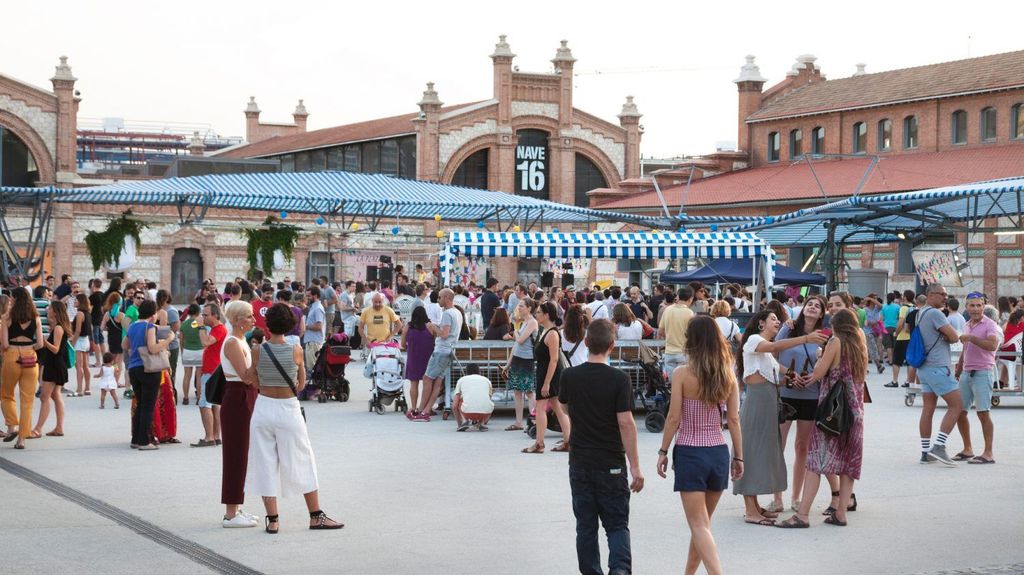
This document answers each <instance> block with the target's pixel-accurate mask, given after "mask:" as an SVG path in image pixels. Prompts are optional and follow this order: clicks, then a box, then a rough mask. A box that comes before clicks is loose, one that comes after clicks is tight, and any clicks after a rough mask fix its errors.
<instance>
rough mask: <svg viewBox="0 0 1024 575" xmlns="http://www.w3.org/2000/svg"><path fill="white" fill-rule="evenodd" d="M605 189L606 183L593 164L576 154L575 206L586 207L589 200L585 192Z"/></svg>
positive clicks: (581, 155)
mask: <svg viewBox="0 0 1024 575" xmlns="http://www.w3.org/2000/svg"><path fill="white" fill-rule="evenodd" d="M607 187H608V182H607V181H606V180H605V179H604V176H603V175H602V174H601V170H599V169H597V166H596V165H595V164H594V162H591V161H590V158H588V157H586V156H584V155H583V154H576V205H577V206H578V207H581V208H586V207H588V206H589V205H590V198H588V197H587V192H589V191H590V190H596V189H597V188H607Z"/></svg>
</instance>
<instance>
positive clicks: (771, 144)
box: [768, 132, 779, 162]
mask: <svg viewBox="0 0 1024 575" xmlns="http://www.w3.org/2000/svg"><path fill="white" fill-rule="evenodd" d="M768 161H769V162H777V161H779V133H778V132H772V133H770V134H768Z"/></svg>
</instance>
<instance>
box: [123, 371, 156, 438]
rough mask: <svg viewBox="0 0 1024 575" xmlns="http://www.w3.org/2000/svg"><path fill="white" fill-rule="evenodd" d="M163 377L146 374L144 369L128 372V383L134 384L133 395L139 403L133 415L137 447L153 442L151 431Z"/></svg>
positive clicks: (133, 436) (133, 434)
mask: <svg viewBox="0 0 1024 575" xmlns="http://www.w3.org/2000/svg"><path fill="white" fill-rule="evenodd" d="M161 375H162V374H161V373H146V370H145V368H143V367H133V368H131V369H129V370H128V381H129V382H130V383H131V384H132V393H134V394H135V398H136V400H137V401H138V405H137V407H136V409H135V413H133V414H132V443H133V444H135V445H147V444H149V443H152V441H153V439H152V436H151V434H150V431H151V428H152V427H153V410H154V409H155V408H156V397H157V394H159V393H160V376H161Z"/></svg>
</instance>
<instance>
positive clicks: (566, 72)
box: [551, 40, 576, 130]
mask: <svg viewBox="0 0 1024 575" xmlns="http://www.w3.org/2000/svg"><path fill="white" fill-rule="evenodd" d="M568 44H569V41H568V40H562V45H561V46H559V48H558V51H557V52H555V57H554V59H553V60H551V63H552V64H554V66H555V73H556V74H558V75H559V76H561V85H560V86H559V91H558V127H559V129H562V130H571V129H572V82H573V76H572V67H573V64H574V63H575V62H576V58H573V57H572V50H570V49H569V45H568Z"/></svg>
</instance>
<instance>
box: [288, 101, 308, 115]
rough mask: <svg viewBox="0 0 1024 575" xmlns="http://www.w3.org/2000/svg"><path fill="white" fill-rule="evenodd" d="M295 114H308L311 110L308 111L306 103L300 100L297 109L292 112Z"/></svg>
mask: <svg viewBox="0 0 1024 575" xmlns="http://www.w3.org/2000/svg"><path fill="white" fill-rule="evenodd" d="M292 115H293V116H308V115H309V112H307V111H306V105H305V104H303V103H302V100H299V103H298V105H296V106H295V111H294V112H292Z"/></svg>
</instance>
